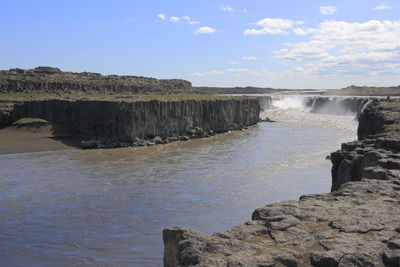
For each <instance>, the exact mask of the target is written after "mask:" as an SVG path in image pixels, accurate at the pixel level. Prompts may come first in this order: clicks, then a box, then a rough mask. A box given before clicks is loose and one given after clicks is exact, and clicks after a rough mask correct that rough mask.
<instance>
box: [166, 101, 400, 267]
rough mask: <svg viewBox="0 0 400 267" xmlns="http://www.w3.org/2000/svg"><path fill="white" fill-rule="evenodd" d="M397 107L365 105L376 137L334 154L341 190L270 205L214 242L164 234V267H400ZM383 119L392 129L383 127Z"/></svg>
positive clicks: (367, 127)
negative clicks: (359, 169)
mask: <svg viewBox="0 0 400 267" xmlns="http://www.w3.org/2000/svg"><path fill="white" fill-rule="evenodd" d="M398 107H400V102H387V101H382V102H378V101H376V102H374V103H373V104H371V105H369V106H368V107H366V109H365V111H364V112H363V113H362V115H361V118H360V128H361V129H363V130H362V131H366V132H368V133H374V134H376V135H369V136H368V137H365V138H364V134H361V136H360V137H361V138H362V140H361V141H356V142H352V143H348V144H343V146H342V150H341V151H339V152H335V153H333V154H332V161H333V163H334V166H333V169H332V173H333V183H334V185H333V190H335V191H333V192H331V193H327V194H323V195H304V196H302V197H300V200H299V201H284V202H280V203H274V204H269V205H266V206H265V207H262V208H259V209H256V210H255V211H254V213H253V215H252V220H251V221H249V222H246V223H245V224H243V225H239V226H236V227H234V228H232V229H231V230H229V231H227V232H224V233H215V234H213V235H211V236H208V235H204V234H202V233H199V232H196V231H193V230H191V229H186V228H178V227H173V228H168V229H165V230H164V232H163V239H164V266H168V267H169V266H399V262H400V213H399V212H400V205H399V203H400V179H399V178H400V173H399V169H400V156H399V151H400V142H399V141H400V140H399V132H398V130H399V129H400V127H399V124H398V122H397V121H398V120H397V119H398V118H400V108H398ZM368 116H369V117H368ZM367 117H368V118H367ZM381 117H384V118H385V119H384V120H385V121H386V122H387V123H389V122H390V124H382V125H381V124H380V123H378V121H380V118H381ZM391 118H397V119H395V120H392V119H391ZM386 119H387V120H386ZM360 131H361V130H360ZM359 162H361V163H360V165H358V164H359ZM370 165H371V166H370ZM359 167H360V168H361V169H363V170H361V171H360V172H359V173H357V172H355V171H354V170H357V169H358V168H359ZM370 168H375V169H370ZM383 172H384V173H385V174H383V175H381V173H383ZM342 173H343V174H345V175H346V176H340V175H341V174H342ZM337 174H339V176H338V175H337ZM358 174H359V176H357V175H358ZM337 177H347V178H350V179H347V178H344V179H342V180H341V178H337ZM355 177H357V179H354V178H355ZM335 179H339V180H340V182H338V183H336V182H335ZM354 180H357V181H358V182H351V181H354ZM349 181H350V182H349Z"/></svg>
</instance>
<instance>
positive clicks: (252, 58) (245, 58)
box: [242, 56, 259, 60]
mask: <svg viewBox="0 0 400 267" xmlns="http://www.w3.org/2000/svg"><path fill="white" fill-rule="evenodd" d="M242 59H244V60H259V59H258V58H257V57H255V56H248V57H242Z"/></svg>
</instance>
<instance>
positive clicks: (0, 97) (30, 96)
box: [0, 93, 244, 102]
mask: <svg viewBox="0 0 400 267" xmlns="http://www.w3.org/2000/svg"><path fill="white" fill-rule="evenodd" d="M232 98H244V97H243V96H218V95H203V94H167V95H154V94H146V95H139V94H138V95H135V94H131V95H129V94H46V93H0V101H3V102H5V101H22V100H39V99H69V100H78V99H92V100H117V101H122V100H126V101H136V100H142V101H149V100H203V99H204V100H216V99H232Z"/></svg>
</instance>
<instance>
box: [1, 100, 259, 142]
mask: <svg viewBox="0 0 400 267" xmlns="http://www.w3.org/2000/svg"><path fill="white" fill-rule="evenodd" d="M4 112H6V111H4ZM7 112H8V113H7V114H8V119H7V120H8V121H16V120H18V119H20V118H27V117H28V118H41V119H45V120H48V121H50V122H52V123H55V124H57V125H59V126H60V127H61V128H63V129H67V132H70V133H72V134H73V135H77V136H80V137H82V140H95V141H97V142H98V144H99V145H100V146H103V147H119V146H128V145H133V144H134V143H135V142H139V140H138V139H141V140H142V141H143V140H149V141H150V140H151V139H154V138H155V137H157V140H158V141H157V140H154V141H157V142H160V143H161V142H163V141H162V139H164V141H165V139H167V138H168V137H174V138H175V139H177V138H178V139H179V138H185V139H188V138H190V137H203V136H205V135H208V134H212V133H214V132H215V133H219V132H226V131H229V130H237V129H242V128H244V127H246V126H249V125H253V124H256V123H257V122H258V120H259V112H260V105H259V102H258V100H257V99H256V98H227V99H204V100H203V99H202V100H151V101H105V100H58V99H54V100H32V101H24V102H21V103H16V104H14V105H13V108H12V109H11V110H7ZM178 139H177V140H178Z"/></svg>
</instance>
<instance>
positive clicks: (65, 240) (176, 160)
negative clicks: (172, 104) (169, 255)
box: [0, 98, 357, 266]
mask: <svg viewBox="0 0 400 267" xmlns="http://www.w3.org/2000/svg"><path fill="white" fill-rule="evenodd" d="M273 104H274V108H272V109H267V110H266V111H265V112H263V114H262V115H263V116H268V117H269V118H271V119H274V120H276V121H277V122H273V123H260V124H258V125H256V126H252V127H249V128H248V130H246V131H236V132H229V133H224V134H219V135H216V136H213V137H210V138H204V139H195V140H190V141H187V142H176V143H172V144H168V145H159V146H154V147H136V148H120V149H107V150H78V149H70V150H59V151H47V152H35V153H18V154H3V155H0V165H1V172H0V214H1V220H0V266H54V265H58V266H77V265H79V266H85V265H89V266H94V265H96V266H98V265H103V266H104V265H112V266H115V265H118V266H160V265H162V253H163V243H162V230H163V228H166V227H171V226H182V227H190V228H194V229H196V230H199V231H202V232H205V233H207V234H211V233H213V232H216V231H225V230H227V229H229V228H231V227H232V226H233V225H236V224H241V223H244V222H245V221H248V220H250V218H251V213H252V211H253V210H254V209H255V208H257V207H261V206H263V205H265V204H267V203H271V202H276V201H281V200H287V199H298V198H299V196H300V195H302V194H308V193H324V192H328V191H329V190H330V186H331V175H330V168H331V163H330V161H329V160H326V159H325V157H326V156H327V155H328V154H329V153H330V152H333V151H335V150H338V149H339V148H340V144H341V143H343V142H347V141H351V140H354V139H356V127H357V122H356V121H355V120H354V114H351V115H345V116H335V115H329V114H323V115H322V114H311V113H309V112H308V111H307V109H306V108H304V107H302V106H301V105H299V103H298V100H296V98H292V99H289V98H286V99H285V98H280V99H276V100H275V101H274V102H273Z"/></svg>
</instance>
